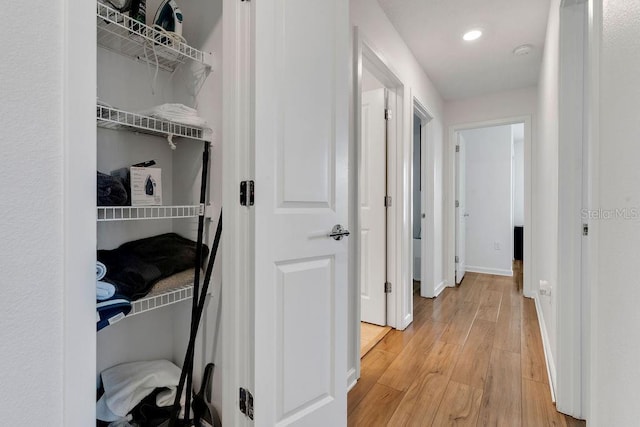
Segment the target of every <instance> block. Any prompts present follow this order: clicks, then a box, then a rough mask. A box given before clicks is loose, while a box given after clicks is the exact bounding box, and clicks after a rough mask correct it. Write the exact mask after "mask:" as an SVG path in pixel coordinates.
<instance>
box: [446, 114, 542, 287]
mask: <svg viewBox="0 0 640 427" xmlns="http://www.w3.org/2000/svg"><path fill="white" fill-rule="evenodd" d="M517 123H524V248H523V249H524V268H523V270H524V273H523V274H524V278H523V281H524V285H523V294H524V296H526V297H528V298H534V297H535V290H534V288H533V284H532V283H531V272H532V271H533V268H534V266H533V265H532V257H531V254H532V251H531V235H532V234H531V232H532V230H531V226H532V217H531V206H532V203H531V202H532V199H531V197H532V190H531V183H532V180H531V153H532V151H531V149H532V143H531V141H532V139H531V138H532V131H531V116H530V115H526V116H516V117H506V118H503V119H497V120H488V121H482V122H471V123H462V124H455V125H451V126H449V135H448V138H447V141H448V142H447V145H446V147H445V153H446V155H447V160H446V162H445V167H446V168H448V171H447V173H446V174H445V178H446V180H447V181H446V186H445V190H446V191H445V229H446V233H447V235H446V239H445V244H446V248H447V249H446V254H447V256H446V258H445V265H446V272H447V276H446V277H447V286H448V287H455V286H456V284H455V247H456V246H455V239H456V232H455V221H456V218H455V215H456V208H455V185H456V177H457V174H458V171H457V170H456V162H455V160H456V141H457V134H458V132H460V131H463V130H471V129H479V128H486V127H493V126H505V125H513V124H517Z"/></svg>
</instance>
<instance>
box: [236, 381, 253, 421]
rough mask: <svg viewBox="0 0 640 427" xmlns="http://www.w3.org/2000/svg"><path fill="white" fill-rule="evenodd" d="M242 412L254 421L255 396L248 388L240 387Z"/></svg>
mask: <svg viewBox="0 0 640 427" xmlns="http://www.w3.org/2000/svg"><path fill="white" fill-rule="evenodd" d="M239 403H240V412H242V413H243V414H245V415H246V416H247V417H249V419H251V420H252V419H253V395H252V394H251V392H250V391H249V390H247V389H246V388H243V387H240V402H239Z"/></svg>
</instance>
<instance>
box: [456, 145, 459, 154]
mask: <svg viewBox="0 0 640 427" xmlns="http://www.w3.org/2000/svg"><path fill="white" fill-rule="evenodd" d="M459 152H460V146H459V145H456V153H459Z"/></svg>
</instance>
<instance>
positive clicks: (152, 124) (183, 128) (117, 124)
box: [96, 104, 205, 141]
mask: <svg viewBox="0 0 640 427" xmlns="http://www.w3.org/2000/svg"><path fill="white" fill-rule="evenodd" d="M96 118H97V120H98V126H99V127H101V128H106V129H115V130H121V129H125V130H131V131H133V132H141V133H147V134H151V135H156V136H163V137H164V136H167V135H173V136H176V137H183V138H191V139H197V140H200V141H204V140H205V131H204V129H203V128H200V127H196V126H189V125H183V124H180V123H175V122H171V121H168V120H162V119H156V118H154V117H149V116H144V115H142V114H137V113H131V112H129V111H124V110H119V109H117V108H113V107H109V106H106V105H100V104H98V105H96Z"/></svg>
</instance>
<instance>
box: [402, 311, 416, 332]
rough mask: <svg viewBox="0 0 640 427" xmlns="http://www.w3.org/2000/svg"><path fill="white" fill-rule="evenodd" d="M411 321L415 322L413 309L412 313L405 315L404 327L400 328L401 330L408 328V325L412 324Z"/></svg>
mask: <svg viewBox="0 0 640 427" xmlns="http://www.w3.org/2000/svg"><path fill="white" fill-rule="evenodd" d="M411 322H413V310H412V311H411V313H408V314H407V315H406V316H404V319H402V325H400V326H402V328H400V329H399V330H401V331H404V330H405V329H407V326H409V325H410V324H411Z"/></svg>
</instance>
